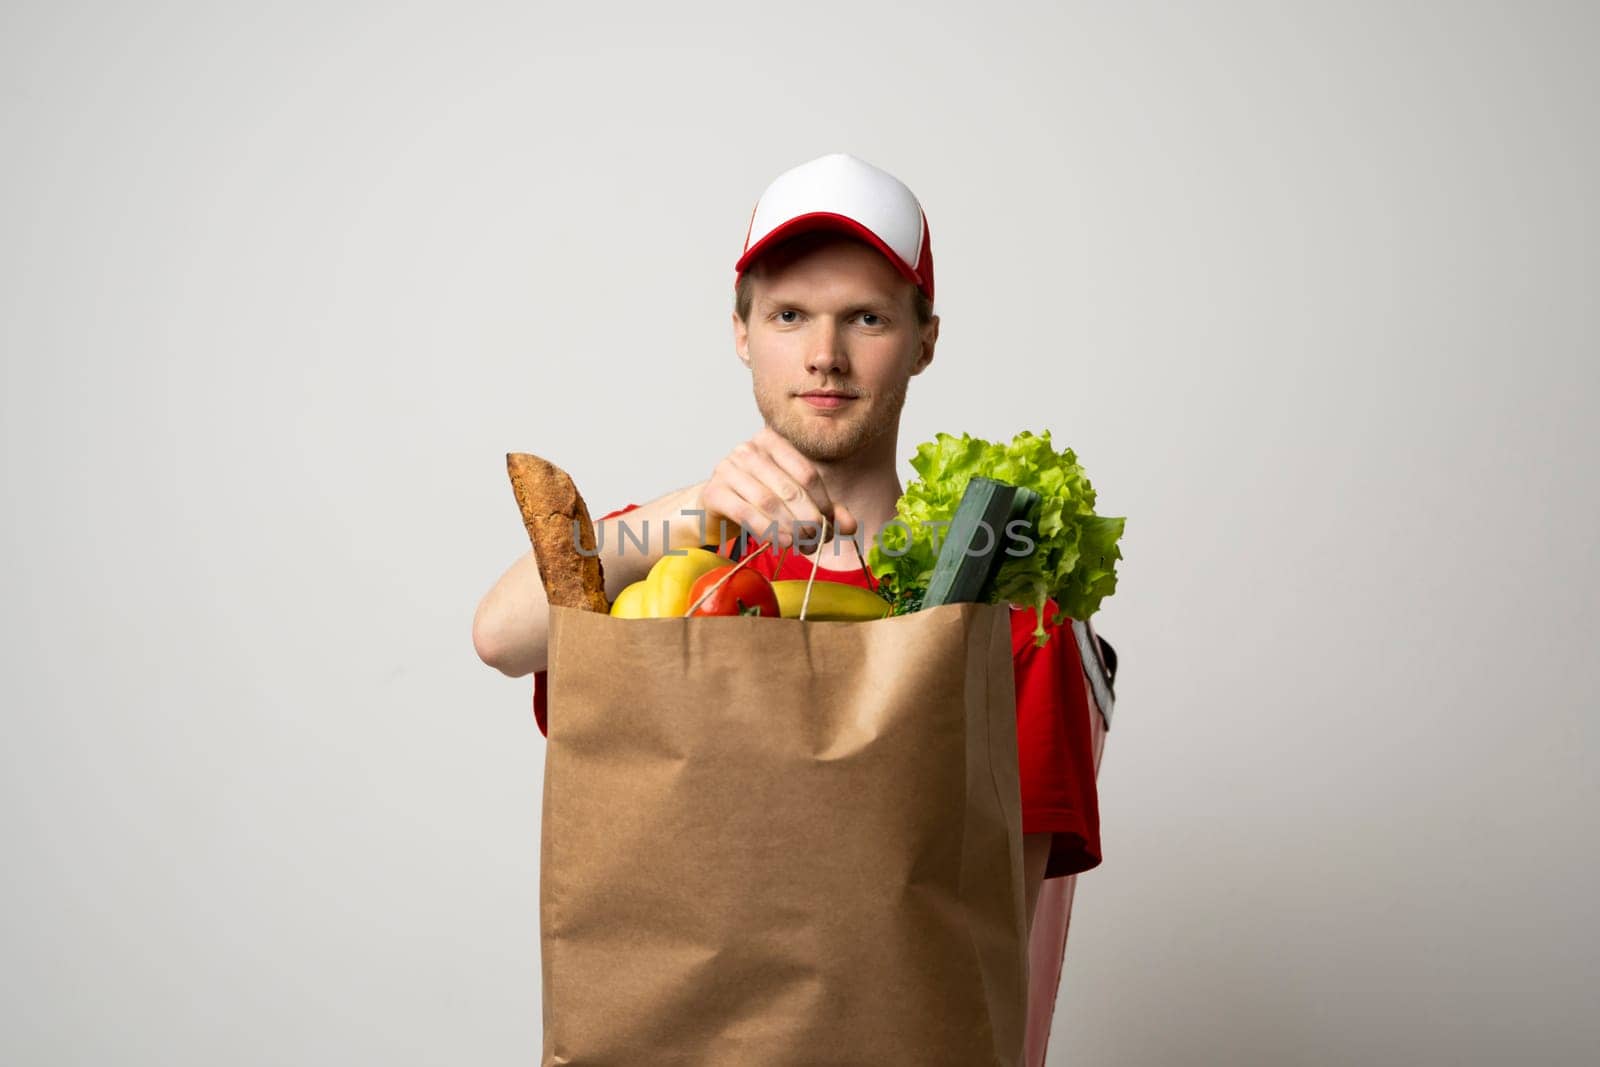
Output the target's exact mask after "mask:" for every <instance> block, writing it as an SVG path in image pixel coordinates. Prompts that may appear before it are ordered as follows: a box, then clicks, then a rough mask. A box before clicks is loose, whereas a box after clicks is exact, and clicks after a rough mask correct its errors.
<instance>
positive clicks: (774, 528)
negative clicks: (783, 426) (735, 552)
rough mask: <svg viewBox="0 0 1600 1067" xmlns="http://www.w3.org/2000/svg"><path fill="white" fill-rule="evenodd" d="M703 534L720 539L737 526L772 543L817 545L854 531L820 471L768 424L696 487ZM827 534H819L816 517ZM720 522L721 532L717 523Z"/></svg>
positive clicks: (853, 524)
mask: <svg viewBox="0 0 1600 1067" xmlns="http://www.w3.org/2000/svg"><path fill="white" fill-rule="evenodd" d="M699 503H700V506H701V507H703V508H704V509H705V512H706V537H707V539H708V540H710V539H716V540H717V541H718V543H719V544H720V543H721V541H723V540H726V539H727V538H729V537H733V536H735V535H737V533H738V532H739V527H740V526H741V525H742V526H744V527H745V528H746V529H748V530H749V531H750V532H751V533H752V534H754V535H755V536H756V537H757V538H758V539H760V540H763V541H765V540H769V539H770V540H771V541H772V544H773V546H774V547H775V548H788V547H792V546H798V547H799V548H800V549H801V550H802V551H805V550H810V549H813V548H816V547H818V546H819V545H820V544H821V543H822V542H823V541H825V540H828V539H831V538H832V537H833V535H834V534H843V535H844V536H846V537H849V536H852V535H853V534H855V532H856V519H855V516H854V515H852V514H850V511H849V509H848V508H846V507H845V506H844V505H843V504H840V503H837V502H835V501H834V500H833V499H831V498H830V497H829V496H828V490H827V487H826V486H824V485H823V484H822V475H821V474H820V473H818V471H817V468H816V466H815V465H814V464H813V463H812V462H811V461H810V460H809V459H807V458H806V457H805V456H803V455H801V453H800V450H799V449H797V448H795V447H794V445H792V444H790V443H789V442H788V441H787V440H785V439H784V438H783V437H782V436H781V435H780V434H778V433H777V432H776V431H774V430H773V429H772V428H771V427H763V428H762V429H761V432H760V433H758V434H756V435H755V436H754V437H752V438H750V440H748V441H745V442H743V443H741V444H740V445H738V446H737V447H736V448H734V450H733V451H732V452H729V453H728V454H727V455H726V456H724V457H723V459H722V461H721V462H720V463H718V464H717V466H716V469H715V470H713V471H712V473H711V477H710V479H709V480H708V481H706V483H705V484H704V485H703V486H702V487H701V489H700V498H699ZM824 519H826V520H827V529H826V533H827V537H826V538H821V537H820V535H821V532H822V520H824ZM724 520H725V521H726V533H722V534H721V535H720V537H719V532H720V531H721V530H722V529H723V527H722V526H721V525H720V523H722V522H723V521H724Z"/></svg>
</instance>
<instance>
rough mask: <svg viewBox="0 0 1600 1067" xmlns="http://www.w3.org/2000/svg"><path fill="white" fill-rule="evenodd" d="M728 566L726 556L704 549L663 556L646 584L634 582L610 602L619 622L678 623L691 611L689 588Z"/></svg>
mask: <svg viewBox="0 0 1600 1067" xmlns="http://www.w3.org/2000/svg"><path fill="white" fill-rule="evenodd" d="M727 562H728V559H727V557H726V556H719V555H717V554H716V553H715V552H708V551H707V550H705V549H703V548H689V549H685V550H684V552H683V554H682V555H678V556H662V557H661V558H660V559H658V560H656V562H655V565H654V566H652V567H651V568H650V573H649V574H647V575H646V576H645V577H644V579H643V580H641V581H637V582H634V583H633V584H632V585H629V586H627V587H625V588H624V589H623V590H622V592H620V593H618V594H617V599H616V600H614V601H612V602H611V614H612V615H614V616H616V617H617V618H619V619H676V618H681V617H682V616H683V613H684V612H686V611H688V610H689V587H690V586H692V585H694V583H695V580H696V579H698V578H699V577H700V576H701V575H702V574H705V573H706V572H707V571H713V570H716V569H717V568H718V567H721V566H723V565H725V564H726V563H727Z"/></svg>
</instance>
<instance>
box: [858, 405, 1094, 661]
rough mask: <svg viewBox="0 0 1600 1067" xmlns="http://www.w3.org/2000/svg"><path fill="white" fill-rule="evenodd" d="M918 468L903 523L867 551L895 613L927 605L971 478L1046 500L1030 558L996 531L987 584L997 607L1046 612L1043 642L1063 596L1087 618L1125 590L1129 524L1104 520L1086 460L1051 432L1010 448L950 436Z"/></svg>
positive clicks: (902, 510) (1072, 611) (1074, 612)
mask: <svg viewBox="0 0 1600 1067" xmlns="http://www.w3.org/2000/svg"><path fill="white" fill-rule="evenodd" d="M911 466H912V467H913V468H915V469H916V472H917V474H918V475H919V476H920V477H918V478H917V479H916V480H914V481H913V482H912V483H911V484H910V485H908V486H906V490H905V492H904V493H903V494H902V495H901V497H900V500H899V502H898V503H897V504H896V505H895V518H896V519H897V520H899V522H898V523H890V524H889V525H887V526H885V528H884V529H883V531H882V532H881V533H880V534H879V537H878V540H877V542H876V543H874V544H873V546H872V549H871V551H870V552H869V553H868V554H867V565H868V567H870V568H871V570H872V573H873V574H874V575H875V576H876V577H877V578H878V581H879V583H880V584H879V592H880V593H882V594H883V595H884V596H885V597H886V598H888V600H889V601H890V603H892V604H893V605H894V612H895V614H904V613H905V612H908V611H915V610H917V608H918V607H920V606H921V603H922V597H923V595H924V594H925V593H926V592H927V589H928V580H929V579H930V578H931V577H932V576H933V567H934V564H935V563H936V562H937V561H938V558H939V545H940V543H941V542H942V536H943V532H944V530H946V529H947V524H948V523H949V522H950V520H951V519H953V518H955V513H956V507H957V506H958V505H959V504H960V503H961V495H962V494H963V493H964V492H966V489H967V481H968V479H970V478H973V477H975V476H980V475H981V476H983V477H987V478H993V479H995V480H997V481H1002V482H1008V483H1010V484H1011V485H1015V486H1018V487H1022V488H1027V489H1032V490H1033V491H1034V492H1036V493H1038V494H1039V497H1040V502H1039V510H1038V512H1037V515H1036V518H1035V524H1034V530H1033V531H1032V533H1031V535H1030V536H1031V537H1032V539H1033V541H1034V542H1035V546H1034V550H1033V551H1032V552H1031V553H1030V554H1028V555H1026V556H1013V555H1009V554H1007V553H1006V551H1005V549H1006V548H1007V547H1010V548H1013V549H1014V550H1016V551H1020V550H1022V549H1024V548H1026V547H1027V545H1026V543H1023V542H1017V541H1014V540H1012V539H1010V538H1008V537H1006V535H1005V532H1004V531H996V532H997V534H998V535H999V536H1000V537H1001V556H1000V558H1001V560H1002V561H1003V562H1002V563H1001V565H1000V569H999V571H998V572H997V573H996V574H995V576H994V577H993V578H992V579H991V580H990V582H989V583H988V585H986V586H985V587H984V592H985V600H986V602H987V603H991V604H995V603H999V602H1001V601H1008V602H1010V603H1012V604H1017V605H1019V606H1023V607H1034V608H1036V609H1038V626H1037V628H1036V629H1035V630H1034V639H1035V641H1036V642H1038V643H1039V644H1043V643H1044V642H1045V640H1046V638H1047V634H1046V630H1045V618H1044V615H1045V602H1046V601H1047V600H1048V599H1050V598H1054V599H1055V602H1056V604H1057V606H1058V607H1059V608H1060V611H1061V612H1062V614H1064V615H1065V616H1067V617H1069V618H1073V619H1087V618H1088V617H1089V616H1091V615H1093V614H1094V613H1095V612H1096V611H1097V610H1099V608H1100V601H1102V600H1104V599H1105V598H1106V597H1108V596H1110V595H1111V594H1112V593H1113V592H1115V591H1116V588H1117V572H1116V561H1117V560H1119V559H1121V558H1122V551H1121V549H1119V548H1118V547H1117V540H1118V539H1119V538H1120V537H1121V536H1122V527H1123V523H1124V521H1125V520H1124V519H1113V518H1105V517H1103V516H1099V515H1096V514H1095V513H1094V498H1095V493H1094V489H1093V487H1092V486H1090V484H1089V479H1088V477H1087V476H1086V475H1085V474H1084V472H1083V468H1082V467H1081V466H1079V464H1078V458H1077V456H1076V455H1074V454H1073V451H1072V449H1070V448H1067V449H1063V450H1062V451H1060V452H1057V451H1056V450H1055V448H1054V447H1053V446H1052V445H1051V443H1050V431H1049V430H1046V431H1044V432H1043V433H1039V434H1035V433H1032V432H1030V431H1028V430H1024V431H1022V432H1021V433H1019V434H1017V436H1016V437H1014V438H1013V439H1012V440H1011V443H1010V444H1008V445H1002V444H995V443H993V442H990V441H985V440H982V439H980V438H975V437H971V436H969V435H967V434H962V435H961V436H960V437H953V436H951V435H950V434H946V433H942V434H939V435H938V437H936V438H935V439H934V440H932V441H927V442H924V443H923V444H921V445H918V446H917V454H916V456H915V457H914V458H913V459H912V460H911ZM902 524H903V525H902ZM1056 621H1059V620H1052V624H1054V622H1056Z"/></svg>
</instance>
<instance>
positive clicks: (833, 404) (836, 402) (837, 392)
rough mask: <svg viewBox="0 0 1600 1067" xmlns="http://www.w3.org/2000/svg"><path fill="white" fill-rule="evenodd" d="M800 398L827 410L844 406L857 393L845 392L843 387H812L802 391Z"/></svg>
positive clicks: (819, 408) (813, 405) (815, 406)
mask: <svg viewBox="0 0 1600 1067" xmlns="http://www.w3.org/2000/svg"><path fill="white" fill-rule="evenodd" d="M800 399H801V400H804V401H805V402H806V403H808V404H810V405H811V406H812V407H814V408H817V409H818V410H822V411H827V410H830V409H832V408H841V407H844V406H845V405H846V404H848V403H849V402H850V401H852V400H854V399H856V397H855V394H853V393H847V392H844V391H843V390H842V389H811V390H807V391H806V392H804V393H801V394H800Z"/></svg>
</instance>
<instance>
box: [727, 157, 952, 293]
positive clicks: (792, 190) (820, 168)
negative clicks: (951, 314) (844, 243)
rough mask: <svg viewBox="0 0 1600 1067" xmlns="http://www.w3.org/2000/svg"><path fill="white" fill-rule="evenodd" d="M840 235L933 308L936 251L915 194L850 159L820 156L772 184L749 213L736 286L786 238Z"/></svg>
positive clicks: (886, 175)
mask: <svg viewBox="0 0 1600 1067" xmlns="http://www.w3.org/2000/svg"><path fill="white" fill-rule="evenodd" d="M829 229H831V230H842V231H844V232H846V233H850V234H853V235H855V236H857V237H860V238H861V239H862V240H864V241H866V242H867V243H868V244H870V245H872V246H873V247H875V248H876V249H877V250H878V251H880V252H882V253H883V254H884V255H885V256H887V257H888V258H889V262H890V263H893V264H894V267H895V269H896V270H898V271H899V272H900V273H901V274H903V275H905V277H906V278H907V280H909V281H910V282H911V283H912V284H914V285H915V286H916V287H917V288H918V289H921V290H922V292H923V294H924V295H926V296H927V298H928V302H929V303H932V302H933V246H932V244H931V242H930V241H929V238H928V217H927V216H926V215H924V214H923V213H922V205H921V204H920V203H918V202H917V198H916V197H915V196H913V195H912V193H911V190H910V189H907V188H906V187H905V185H904V184H903V183H902V182H901V181H900V179H898V178H896V177H895V176H894V175H892V174H890V173H889V172H888V171H884V170H879V169H878V168H877V167H874V166H873V165H872V164H870V163H867V162H865V161H864V160H860V159H857V158H856V157H855V156H852V155H848V154H846V153H844V152H834V153H832V154H831V155H826V156H820V157H818V158H817V159H813V160H812V161H811V162H809V163H802V164H800V165H799V166H798V167H795V168H793V169H791V170H786V171H784V172H783V173H782V174H780V175H778V176H777V177H776V178H774V179H773V180H772V184H771V185H769V186H767V188H766V191H765V192H763V193H762V194H761V199H759V200H757V201H756V206H755V210H754V211H752V212H751V213H750V229H749V230H748V231H747V232H746V234H745V238H744V254H743V255H742V256H740V257H739V262H737V263H735V264H734V265H733V278H734V284H735V285H738V283H739V277H740V276H741V275H742V274H744V272H745V271H746V270H747V269H748V268H749V266H750V264H751V263H753V262H755V259H756V257H757V256H759V255H761V253H762V252H765V251H766V250H767V249H768V248H771V247H772V246H773V245H775V244H777V243H778V242H779V241H781V240H783V239H784V238H785V237H791V236H793V235H795V234H797V233H805V232H807V231H809V230H829Z"/></svg>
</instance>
